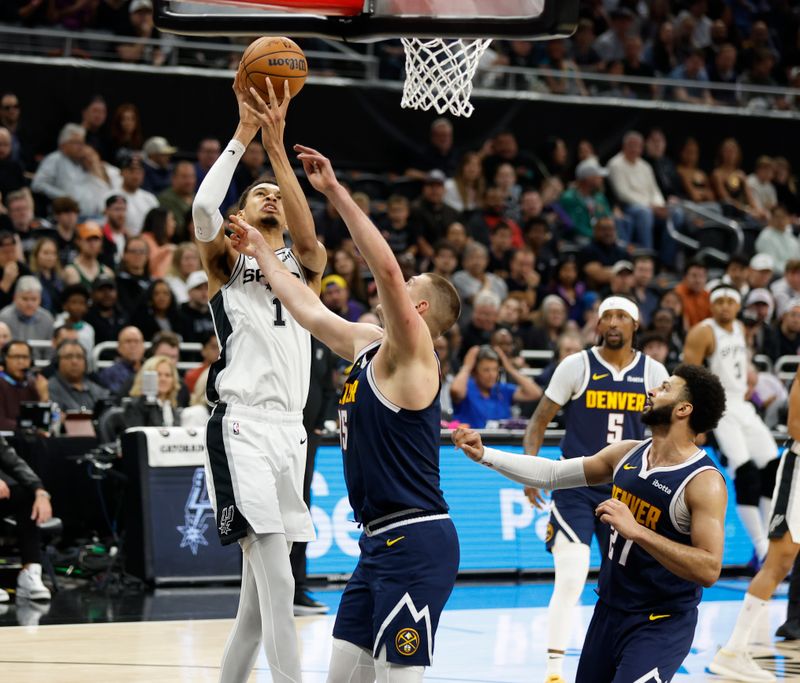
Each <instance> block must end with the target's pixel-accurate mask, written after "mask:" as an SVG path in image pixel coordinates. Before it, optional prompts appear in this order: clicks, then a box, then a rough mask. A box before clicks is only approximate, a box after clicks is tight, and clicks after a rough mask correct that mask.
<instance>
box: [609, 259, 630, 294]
mask: <svg viewBox="0 0 800 683" xmlns="http://www.w3.org/2000/svg"><path fill="white" fill-rule="evenodd" d="M606 296H626V297H631V298H633V264H632V263H631V262H630V261H628V260H627V259H623V260H621V261H617V262H616V263H615V264H614V265H613V266H611V282H609V283H608V292H606Z"/></svg>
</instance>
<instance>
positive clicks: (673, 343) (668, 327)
mask: <svg viewBox="0 0 800 683" xmlns="http://www.w3.org/2000/svg"><path fill="white" fill-rule="evenodd" d="M649 331H650V332H652V333H654V334H657V335H658V336H659V337H661V338H663V339H666V340H667V345H668V347H669V349H668V351H667V362H666V363H665V365H666V366H667V368H668V369H674V368H676V367H677V366H678V365H679V363H680V361H681V353H682V352H683V333H682V327H681V322H680V318H679V317H678V316H676V315H675V312H674V311H673V310H672V309H671V308H659V309H656V312H655V313H653V319H652V322H651V323H650V329H649Z"/></svg>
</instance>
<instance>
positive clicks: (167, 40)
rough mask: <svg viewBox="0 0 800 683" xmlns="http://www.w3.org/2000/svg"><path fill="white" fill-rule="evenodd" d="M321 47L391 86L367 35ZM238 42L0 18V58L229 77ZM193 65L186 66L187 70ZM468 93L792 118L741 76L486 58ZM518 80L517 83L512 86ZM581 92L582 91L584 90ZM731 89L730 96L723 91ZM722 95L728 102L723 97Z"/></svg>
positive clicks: (314, 73)
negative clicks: (134, 51) (125, 53)
mask: <svg viewBox="0 0 800 683" xmlns="http://www.w3.org/2000/svg"><path fill="white" fill-rule="evenodd" d="M125 44H127V45H131V44H136V45H143V46H146V47H150V48H158V49H159V50H160V51H161V53H162V55H163V57H162V59H163V63H159V65H157V66H156V65H153V64H130V63H126V62H121V61H120V59H119V56H118V55H117V52H116V48H117V46H119V45H125ZM319 44H320V45H322V46H324V50H309V51H307V52H306V54H307V56H308V58H309V65H310V66H311V78H314V79H320V82H325V81H327V80H329V79H332V78H334V79H335V78H349V79H357V80H361V81H366V82H368V83H369V84H370V85H376V86H379V87H383V88H392V89H396V88H399V83H398V82H397V81H390V80H381V79H379V75H378V73H379V72H378V67H379V64H380V59H379V57H378V56H376V45H375V43H368V44H367V45H366V46H365V47H364V48H363V52H359V51H356V50H355V49H353V48H351V47H350V46H349V45H347V44H345V43H341V42H338V41H331V40H322V39H320V40H319ZM243 48H244V43H242V42H239V41H233V42H221V41H214V40H212V39H208V40H203V41H200V40H187V39H186V38H183V37H178V36H174V35H166V36H165V37H164V38H162V39H159V40H149V39H142V38H132V37H130V36H119V35H114V34H110V33H105V32H101V31H66V30H61V29H52V28H21V27H18V26H10V25H5V24H0V58H2V59H5V60H8V59H10V58H12V57H11V56H12V55H14V57H13V59H19V58H23V59H24V58H27V59H30V60H31V61H35V60H36V59H37V58H43V57H46V58H48V60H49V61H50V62H51V63H53V64H57V63H58V58H78V59H87V60H92V61H100V62H103V63H105V64H110V63H114V68H126V69H130V70H150V69H157V70H163V69H170V68H179V67H180V68H184V69H198V72H199V73H204V74H206V75H209V76H215V77H222V76H225V77H230V75H231V73H232V70H233V68H234V67H235V66H236V64H237V63H238V60H239V57H240V55H241V52H242V50H243ZM192 73H194V72H192ZM548 78H552V79H557V80H559V81H564V82H566V83H569V84H571V85H570V87H567V88H565V89H564V90H566V91H567V92H564V93H557V92H551V91H550V89H549V88H548V86H547V79H548ZM475 86H476V89H475V94H477V95H481V96H484V97H493V98H512V99H557V100H560V101H575V102H585V101H586V100H587V95H589V96H591V100H592V102H593V103H609V104H614V105H624V106H626V107H639V108H664V107H665V106H668V107H669V108H672V109H689V110H693V111H715V112H731V113H737V114H740V115H741V114H742V113H749V114H753V115H758V116H768V117H774V118H800V111H798V110H800V89H796V88H783V87H771V86H758V85H744V84H741V83H736V84H728V83H717V82H699V81H695V80H678V79H670V78H663V77H659V78H644V77H638V76H623V75H614V74H599V73H593V72H588V71H572V70H566V71H561V70H557V69H548V68H536V69H531V68H522V67H510V66H505V65H499V64H498V65H492V66H488V67H484V68H482V69H481V70H479V72H478V74H477V75H476V77H475ZM520 86H522V87H520ZM636 88H639V89H642V88H643V89H647V90H648V92H652V93H653V95H654V96H653V97H652V98H641V99H637V98H635V97H630V96H628V95H627V94H626V93H627V92H633V91H634V90H635V89H636ZM675 88H683V89H685V90H689V91H696V90H706V91H708V92H709V93H710V94H711V96H712V98H714V96H715V95H716V96H717V97H716V98H714V99H715V101H714V103H713V104H709V103H705V102H698V103H692V102H683V101H677V100H676V99H675V98H674V97H673V91H674V90H675ZM584 93H585V94H584ZM730 95H733V96H734V97H732V98H731V97H726V96H730ZM730 99H732V100H733V102H731V101H729V100H730Z"/></svg>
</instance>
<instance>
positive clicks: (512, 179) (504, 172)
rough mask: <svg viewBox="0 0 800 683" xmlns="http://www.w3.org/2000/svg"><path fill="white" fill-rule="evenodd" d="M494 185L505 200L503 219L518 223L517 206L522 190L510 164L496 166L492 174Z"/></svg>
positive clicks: (518, 208)
mask: <svg viewBox="0 0 800 683" xmlns="http://www.w3.org/2000/svg"><path fill="white" fill-rule="evenodd" d="M493 180H494V184H495V186H497V187H498V188H500V190H501V191H502V193H503V197H504V200H505V209H504V211H503V217H504V218H510V219H511V220H512V221H516V222H517V223H519V221H520V217H521V215H522V211H521V209H520V206H519V198H520V197H521V196H522V188H521V187H520V186H519V184H518V183H517V172H516V171H515V170H514V166H513V165H512V164H510V163H507V162H503V163H502V164H498V166H497V170H496V171H495V172H494V179H493Z"/></svg>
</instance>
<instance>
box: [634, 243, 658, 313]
mask: <svg viewBox="0 0 800 683" xmlns="http://www.w3.org/2000/svg"><path fill="white" fill-rule="evenodd" d="M655 272H656V264H655V259H654V258H653V256H652V255H650V254H637V255H636V256H634V258H633V290H632V291H631V296H632V297H633V298H634V299H635V300H636V303H637V305H638V306H639V325H640V327H646V326H647V325H649V324H650V318H651V317H652V315H653V313H654V312H655V310H656V309H657V308H658V300H659V299H660V298H661V290H660V289H659V288H658V287H657V286H656V284H655V282H654V280H653V277H654V275H655Z"/></svg>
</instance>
